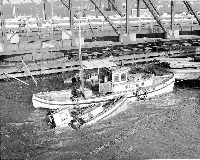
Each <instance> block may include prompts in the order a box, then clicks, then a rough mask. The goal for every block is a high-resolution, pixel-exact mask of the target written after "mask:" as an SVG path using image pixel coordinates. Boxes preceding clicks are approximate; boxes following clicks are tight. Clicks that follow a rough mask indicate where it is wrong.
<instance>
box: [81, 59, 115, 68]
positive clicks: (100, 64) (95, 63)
mask: <svg viewBox="0 0 200 160" xmlns="http://www.w3.org/2000/svg"><path fill="white" fill-rule="evenodd" d="M82 63H83V69H94V68H104V67H106V68H109V67H116V66H117V65H116V64H115V63H114V62H110V61H109V60H92V61H82Z"/></svg>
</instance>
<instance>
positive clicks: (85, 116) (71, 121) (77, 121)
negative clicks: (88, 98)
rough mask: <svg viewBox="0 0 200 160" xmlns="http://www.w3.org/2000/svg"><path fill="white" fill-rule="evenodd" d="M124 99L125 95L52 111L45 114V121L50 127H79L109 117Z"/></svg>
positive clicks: (121, 104) (120, 105)
mask: <svg viewBox="0 0 200 160" xmlns="http://www.w3.org/2000/svg"><path fill="white" fill-rule="evenodd" d="M125 101H126V96H118V97H115V98H114V99H112V100H110V101H108V102H103V103H98V104H91V105H88V106H86V107H82V108H79V107H77V108H68V109H61V110H56V111H52V112H50V113H48V114H47V116H46V122H47V124H49V125H50V127H51V128H58V127H59V128H60V127H68V126H69V127H71V128H73V129H79V128H80V127H81V126H86V125H91V124H94V123H95V122H97V121H99V120H103V119H105V118H107V117H110V116H111V115H112V114H113V112H115V111H116V110H117V109H118V108H120V107H122V106H123V104H124V102H125Z"/></svg>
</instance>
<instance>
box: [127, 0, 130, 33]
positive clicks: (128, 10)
mask: <svg viewBox="0 0 200 160" xmlns="http://www.w3.org/2000/svg"><path fill="white" fill-rule="evenodd" d="M129 5H130V0H126V34H129V15H130V7H129Z"/></svg>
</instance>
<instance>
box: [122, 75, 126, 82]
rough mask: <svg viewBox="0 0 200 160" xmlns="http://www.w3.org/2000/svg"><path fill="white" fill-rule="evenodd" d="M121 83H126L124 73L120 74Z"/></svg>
mask: <svg viewBox="0 0 200 160" xmlns="http://www.w3.org/2000/svg"><path fill="white" fill-rule="evenodd" d="M121 81H126V73H122V74H121Z"/></svg>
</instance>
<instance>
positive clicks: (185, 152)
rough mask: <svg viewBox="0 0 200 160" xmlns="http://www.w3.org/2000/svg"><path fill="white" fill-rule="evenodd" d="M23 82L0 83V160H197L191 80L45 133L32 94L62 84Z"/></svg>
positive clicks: (198, 127)
mask: <svg viewBox="0 0 200 160" xmlns="http://www.w3.org/2000/svg"><path fill="white" fill-rule="evenodd" d="M26 82H27V83H30V84H31V86H30V87H28V86H25V85H24V84H21V83H19V82H16V81H15V82H7V83H1V84H0V110H1V159H38V160H41V159H48V160H54V159H56V160H58V159H59V160H60V159H61V160H62V159H63V160H64V159H95V160H96V159H155V158H162V159H164V158H170V159H175V158H179V159H180V158H187V159H189V158H200V105H199V104H200V89H199V88H198V87H196V88H194V87H192V86H193V85H192V84H193V82H192V81H190V82H188V83H187V84H183V82H182V84H181V83H179V86H176V87H175V88H174V92H172V93H170V94H168V95H165V96H162V97H160V98H157V99H153V100H151V101H141V102H135V103H129V109H128V110H126V111H124V112H122V113H119V114H118V115H117V116H114V117H112V118H110V119H108V120H105V121H101V122H99V123H97V124H94V125H92V126H88V127H85V128H82V129H81V130H79V131H75V130H69V129H68V130H67V129H66V130H62V131H58V130H51V129H49V127H48V126H47V125H46V124H45V122H44V116H45V114H46V112H47V111H46V110H42V109H34V108H33V106H32V104H31V95H32V93H34V92H38V91H46V90H53V89H61V88H63V87H65V86H64V85H63V83H62V81H61V80H60V79H57V78H53V79H47V80H44V79H38V83H39V84H38V87H35V86H34V84H33V82H32V81H31V80H27V81H26ZM198 85H199V86H200V82H199V81H196V82H195V86H198Z"/></svg>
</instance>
